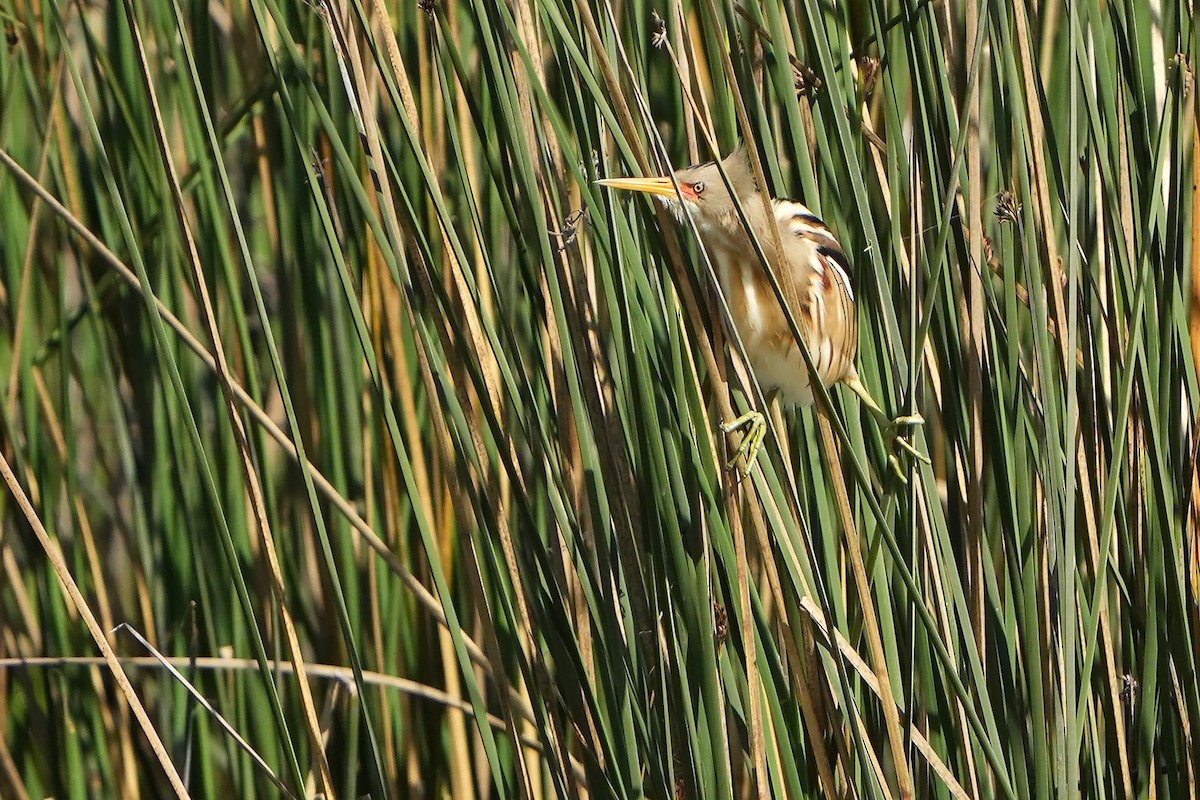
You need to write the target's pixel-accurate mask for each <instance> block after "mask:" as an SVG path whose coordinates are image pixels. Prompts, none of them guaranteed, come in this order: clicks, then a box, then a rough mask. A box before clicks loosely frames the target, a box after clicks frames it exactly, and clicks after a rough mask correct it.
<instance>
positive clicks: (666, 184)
mask: <svg viewBox="0 0 1200 800" xmlns="http://www.w3.org/2000/svg"><path fill="white" fill-rule="evenodd" d="M596 183H598V184H600V185H601V186H607V187H608V188H610V189H625V190H626V191H630V192H644V193H646V194H657V195H661V196H663V197H669V198H671V199H672V200H677V199H679V195H678V194H676V193H675V183H674V182H673V181H672V180H671V179H670V178H604V179H603V180H598V181H596ZM680 188H684V189H685V190H686V187H680Z"/></svg>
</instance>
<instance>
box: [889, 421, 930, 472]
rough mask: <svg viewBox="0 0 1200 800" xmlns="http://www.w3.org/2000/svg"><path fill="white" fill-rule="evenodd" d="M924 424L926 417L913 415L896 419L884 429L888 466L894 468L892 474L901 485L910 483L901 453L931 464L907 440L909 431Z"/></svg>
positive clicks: (927, 458) (926, 457)
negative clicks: (901, 460)
mask: <svg viewBox="0 0 1200 800" xmlns="http://www.w3.org/2000/svg"><path fill="white" fill-rule="evenodd" d="M924 424H925V418H924V417H922V416H921V415H920V414H912V415H910V416H904V417H896V418H895V419H893V420H892V421H891V422H889V423H887V424H886V425H885V426H884V427H883V446H884V448H885V449H886V450H887V454H888V465H889V466H890V467H891V468H892V473H893V474H895V476H896V477H897V478H899V479H900V482H901V483H908V477H907V476H906V475H905V471H904V469H903V467H904V465H903V464H902V463H901V462H900V454H901V453H907V454H908V456H909V457H911V458H914V459H916V460H917V461H920V462H921V463H922V464H929V463H930V461H929V457H928V456H926V455H925V454H924V453H922V452H921V451H920V450H918V449H917V448H916V447H915V446H913V443H912V442H910V441H908V439H907V438H906V436H907V431H908V429H911V428H915V427H917V426H918V425H924Z"/></svg>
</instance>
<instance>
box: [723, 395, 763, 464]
mask: <svg viewBox="0 0 1200 800" xmlns="http://www.w3.org/2000/svg"><path fill="white" fill-rule="evenodd" d="M742 429H746V433H745V434H744V435H743V436H742V440H741V442H739V443H738V448H737V450H736V451H735V452H734V454H733V458H731V459H730V460H729V463H727V464H726V465H725V468H726V469H734V468H735V467H736V468H737V469H738V472H740V473H741V474H742V477H743V478H744V477H747V476H748V475H749V474H750V469H751V467H753V466H754V462H755V460H757V459H758V450H759V448H760V447H761V446H762V442H763V439H764V438H765V437H766V435H767V420H766V417H764V416H763V415H762V414H760V413H759V412H757V411H748V412H746V413H745V414H743V415H742V416H740V417H738V418H737V419H735V420H732V421H730V422H727V423H724V424H722V425H721V430H722V431H724V432H725V433H732V432H734V431H738V430H742Z"/></svg>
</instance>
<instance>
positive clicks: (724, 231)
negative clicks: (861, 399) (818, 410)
mask: <svg viewBox="0 0 1200 800" xmlns="http://www.w3.org/2000/svg"><path fill="white" fill-rule="evenodd" d="M722 166H723V167H724V168H725V172H726V174H727V175H728V176H729V180H730V183H731V184H732V185H733V187H734V189H735V191H736V192H737V195H738V197H739V199H740V200H741V203H742V208H743V209H744V211H745V213H746V218H747V221H748V222H749V224H750V226H751V227H752V228H754V229H755V230H758V231H766V225H767V224H769V223H770V222H771V221H773V222H774V224H775V225H776V226H778V228H779V239H780V243H781V244H782V245H783V263H781V264H780V263H775V262H774V258H773V255H774V244H773V243H772V240H771V238H770V236H769V234H765V233H760V236H759V240H760V243H761V245H762V248H763V252H765V253H766V254H767V256H768V259H770V260H771V268H772V271H773V272H774V274H775V276H776V278H777V280H778V281H779V286H780V289H781V290H782V293H783V296H784V298H785V300H786V301H787V305H788V307H789V308H790V309H791V310H792V314H793V316H795V318H796V323H797V324H798V325H799V327H800V331H801V333H802V334H803V336H804V340H805V342H806V344H807V345H808V348H809V353H810V355H811V356H812V359H813V363H814V365H815V366H816V368H817V373H818V374H819V375H820V378H821V381H822V382H823V383H824V384H825V385H826V386H831V385H833V384H835V383H837V382H838V381H842V380H848V379H851V378H856V377H857V372H856V371H855V368H854V357H855V354H856V352H857V349H858V318H857V314H856V312H855V307H854V291H853V289H852V287H851V283H850V264H849V262H848V260H847V258H846V255H845V253H844V252H843V251H842V248H841V245H839V244H838V241H837V239H836V238H835V237H834V235H833V233H832V232H831V231H830V230H829V228H828V226H826V225H825V223H824V222H822V221H821V219H820V218H819V217H818V216H817V215H816V214H814V213H813V212H812V211H810V210H809V209H808V207H807V206H805V205H803V204H802V203H798V202H795V201H792V200H773V201H772V208H771V210H770V213H769V214H768V213H767V212H766V210H765V209H764V206H763V202H762V198H761V196H760V195H759V192H758V190H757V189H756V188H755V183H754V179H753V177H752V175H751V172H750V168H749V165H748V164H747V162H746V157H745V153H744V152H743V151H741V150H738V151H736V152H734V153H733V155H731V156H729V157H728V158H726V159H725V160H724V161H723V162H722ZM675 177H676V179H677V180H678V182H679V185H680V189H681V190H682V194H683V197H684V201H683V203H680V200H679V197H678V196H677V195H676V193H675V187H674V185H673V184H672V183H671V181H670V179H669V178H658V179H649V180H652V181H657V183H654V184H653V185H652V184H650V183H649V182H648V181H642V179H632V180H633V183H632V184H631V183H630V179H617V180H615V181H614V180H609V181H602V183H604V184H606V185H609V186H613V187H615V188H632V189H640V190H642V191H650V192H653V193H654V194H655V196H656V197H657V198H658V199H659V200H660V201H662V203H663V204H664V205H665V206H667V208H669V209H670V210H671V211H672V212H673V213H674V214H675V215H676V216H677V217H678V218H679V219H680V220H681V221H683V220H684V219H685V214H689V213H690V214H691V217H692V219H693V220H694V221H695V223H696V228H697V230H698V231H699V233H700V236H701V237H702V238H703V240H704V245H705V248H706V249H707V250H708V253H709V256H710V257H711V258H712V259H713V261H714V266H715V267H716V272H717V277H718V279H719V280H720V282H721V290H722V291H723V292H724V294H725V297H726V299H727V301H728V303H729V310H730V314H731V316H732V318H733V321H734V324H735V325H736V326H737V330H738V335H739V336H740V337H741V339H742V343H743V344H744V345H745V348H746V355H747V357H748V358H749V359H750V366H751V368H752V369H753V370H754V373H755V375H756V376H757V377H758V380H759V382H760V383H761V384H762V386H763V389H764V390H767V389H773V388H774V389H778V390H779V394H780V397H781V399H782V400H784V402H787V403H791V404H795V405H809V404H810V403H812V400H813V392H812V387H811V386H810V385H809V380H808V377H809V376H808V370H807V368H806V367H805V365H804V358H803V356H802V355H801V353H800V350H799V349H798V347H797V344H796V340H795V337H793V336H792V331H791V328H790V327H789V325H788V323H787V317H786V316H785V315H784V312H783V308H782V307H781V306H780V304H779V302H778V299H777V298H776V295H775V291H774V289H773V288H772V287H771V283H770V281H769V280H768V278H767V276H766V274H765V273H764V272H763V269H762V264H761V263H760V261H759V258H758V254H757V252H756V251H755V249H754V244H753V242H752V241H751V238H750V235H749V233H747V231H746V229H745V227H743V225H742V222H741V219H740V218H739V217H738V214H737V209H736V207H735V206H734V202H733V199H732V197H731V195H730V193H729V191H728V189H727V187H726V186H725V182H724V180H722V178H721V174H720V172H719V171H718V168H717V166H716V164H712V163H709V164H703V165H700V166H696V167H689V168H688V169H683V170H680V171H678V172H677V173H675ZM635 184H636V185H635Z"/></svg>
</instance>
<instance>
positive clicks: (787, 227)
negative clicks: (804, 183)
mask: <svg viewBox="0 0 1200 800" xmlns="http://www.w3.org/2000/svg"><path fill="white" fill-rule="evenodd" d="M775 222H776V224H778V225H779V234H780V240H781V241H782V244H783V251H784V252H783V254H784V258H785V260H786V262H787V266H788V268H787V269H786V270H781V271H780V272H784V273H786V274H783V275H779V279H780V282H781V288H782V289H783V292H784V296H785V297H786V298H787V301H788V305H789V306H790V307H791V308H792V309H793V311H794V312H795V313H796V314H797V322H799V323H800V324H801V326H802V328H807V329H806V330H804V334H805V338H806V339H807V340H808V344H809V352H810V353H811V354H812V356H813V361H814V362H815V364H816V367H817V369H818V371H819V372H820V373H821V376H822V379H823V380H824V382H825V383H826V384H832V383H836V382H837V381H839V380H841V379H842V378H844V377H846V376H847V375H850V374H852V373H853V370H854V358H855V354H856V352H857V350H858V314H857V312H856V311H855V307H854V291H853V288H852V287H851V283H850V262H849V260H848V259H847V258H846V254H845V252H844V251H843V250H842V246H841V245H840V244H839V243H838V240H837V239H836V238H835V237H834V235H833V232H832V231H830V230H829V227H828V226H827V225H826V224H825V223H824V222H823V221H822V220H821V218H820V217H818V216H817V215H816V214H814V213H813V212H812V211H810V210H809V209H808V207H807V206H804V205H803V204H801V203H797V202H794V201H791V200H776V201H775Z"/></svg>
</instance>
